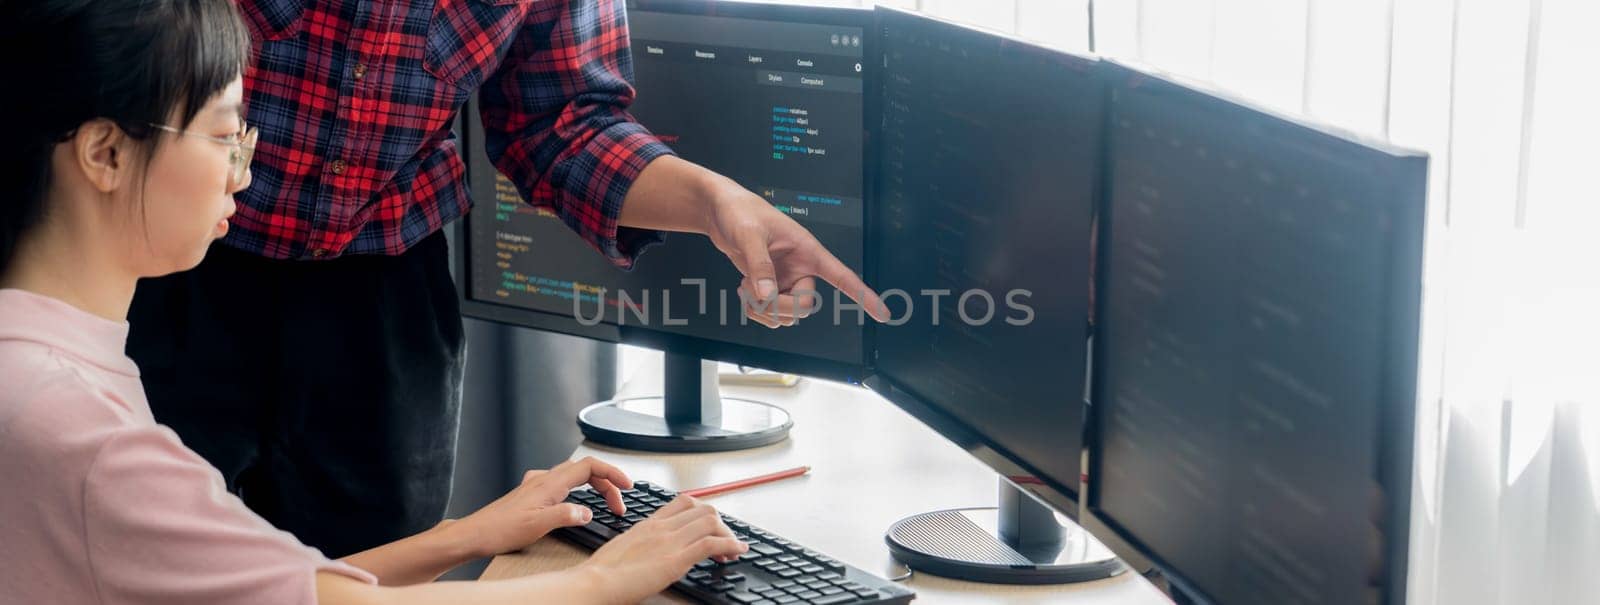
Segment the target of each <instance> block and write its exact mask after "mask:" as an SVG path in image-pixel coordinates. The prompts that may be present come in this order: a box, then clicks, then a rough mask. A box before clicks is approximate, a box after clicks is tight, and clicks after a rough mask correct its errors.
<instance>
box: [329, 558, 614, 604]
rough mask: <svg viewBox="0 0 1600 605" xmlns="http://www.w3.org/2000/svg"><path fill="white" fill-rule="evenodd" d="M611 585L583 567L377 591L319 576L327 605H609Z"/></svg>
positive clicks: (350, 581)
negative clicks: (567, 604) (544, 604)
mask: <svg viewBox="0 0 1600 605" xmlns="http://www.w3.org/2000/svg"><path fill="white" fill-rule="evenodd" d="M608 595H609V593H608V592H606V591H605V585H604V584H603V583H602V582H600V581H599V580H598V578H596V577H594V576H593V575H592V574H591V573H590V572H588V571H585V569H584V568H583V567H575V568H572V569H568V570H565V571H558V572H551V573H544V574H538V575H532V576H525V577H521V578H514V579H509V580H492V581H483V582H434V583H429V584H418V585H415V586H400V587H390V586H373V585H371V584H366V583H363V582H360V581H357V580H354V579H352V578H350V577H347V576H343V575H340V574H336V573H332V572H320V573H318V574H317V602H318V603H320V604H321V605H502V604H504V605H512V604H516V605H523V604H525V603H577V604H590V603H593V604H597V605H598V604H603V603H608V602H610V597H609V596H608Z"/></svg>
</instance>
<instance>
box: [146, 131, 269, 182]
mask: <svg viewBox="0 0 1600 605" xmlns="http://www.w3.org/2000/svg"><path fill="white" fill-rule="evenodd" d="M149 126H150V127H151V128H155V129H157V130H165V131H167V132H170V133H173V134H180V135H184V136H191V137H199V138H202V139H205V140H207V141H211V142H213V143H217V144H220V145H227V146H229V147H232V148H233V150H232V151H231V152H230V153H229V154H228V169H229V172H228V186H229V187H237V186H238V185H240V184H242V183H244V179H245V176H246V175H248V174H249V173H250V159H251V158H253V157H255V154H256V137H257V136H258V135H260V132H261V131H260V130H257V129H255V128H252V127H251V126H250V125H249V124H246V123H245V121H244V118H239V132H237V133H234V134H233V136H231V137H214V136H211V135H206V134H200V133H198V132H189V131H187V130H178V129H176V128H173V127H171V126H167V125H165V124H155V123H151V124H150V125H149Z"/></svg>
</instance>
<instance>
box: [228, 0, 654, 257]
mask: <svg viewBox="0 0 1600 605" xmlns="http://www.w3.org/2000/svg"><path fill="white" fill-rule="evenodd" d="M239 7H240V9H241V12H242V13H243V14H244V18H245V21H246V22H248V23H249V26H250V29H251V33H252V34H253V36H254V39H255V42H254V44H255V45H256V49H255V51H256V52H255V62H254V64H253V65H251V67H250V69H249V71H248V72H247V73H246V75H245V97H246V106H247V107H248V111H249V118H250V121H251V123H252V124H253V125H255V126H257V127H259V128H260V129H261V138H260V141H259V143H258V146H257V150H256V156H255V157H256V161H255V164H254V165H253V166H252V170H253V173H254V181H253V183H252V184H251V186H250V188H249V189H247V190H245V191H242V192H240V193H239V194H238V196H237V200H238V202H239V211H238V213H237V214H236V215H235V216H234V218H233V219H232V220H231V223H232V226H233V227H234V228H233V229H232V230H230V231H229V232H228V236H227V238H226V239H225V240H224V243H226V244H228V245H231V246H233V247H235V248H239V249H242V250H245V251H249V252H253V253H256V254H260V255H263V256H267V257H271V258H280V259H309V258H318V259H325V258H334V257H338V256H342V255H348V254H388V255H394V254H399V253H401V252H403V251H405V250H406V249H407V247H409V246H411V245H412V244H414V243H416V242H417V241H418V240H421V239H422V238H423V237H426V236H427V235H429V234H431V233H434V232H435V231H438V230H439V229H440V228H442V227H443V226H444V225H445V224H446V223H448V222H450V221H451V220H454V219H456V218H458V217H460V216H461V215H463V214H465V213H466V211H467V209H468V208H469V207H470V205H471V204H470V201H469V199H468V196H467V188H466V179H465V178H463V177H464V172H465V169H464V166H463V163H462V160H461V157H462V153H464V150H461V149H458V147H457V143H456V139H455V137H454V135H453V134H452V133H451V130H450V127H451V123H452V121H453V120H454V119H455V117H456V114H457V113H458V112H459V111H460V110H461V108H462V106H463V105H464V104H465V103H466V102H467V100H468V97H469V95H473V94H477V95H478V101H479V106H480V109H481V113H482V116H483V126H484V132H485V137H484V138H485V139H486V141H485V146H486V148H487V150H488V152H489V157H490V158H491V159H492V160H493V161H494V163H495V165H496V166H497V167H498V168H499V169H500V172H502V173H504V174H505V175H506V176H507V177H509V178H510V179H511V180H512V181H513V182H515V183H516V184H517V187H518V188H519V189H520V191H521V193H522V195H523V197H524V198H525V199H527V200H528V201H529V202H531V203H533V204H535V205H539V206H544V207H548V208H550V209H551V210H553V211H554V212H555V213H556V214H557V215H558V216H560V217H561V218H562V219H563V220H564V221H565V222H566V223H567V225H569V226H571V227H572V228H573V229H574V230H576V231H577V232H578V233H579V234H580V235H582V236H583V237H584V239H586V240H588V241H589V242H590V243H591V244H593V245H594V246H595V247H596V248H597V249H599V250H600V251H602V252H604V253H605V254H606V256H607V257H608V258H610V259H612V261H613V262H615V263H617V264H619V265H623V266H627V265H628V264H630V263H631V261H632V258H633V256H634V255H636V254H637V252H638V250H639V249H640V248H642V247H643V246H644V245H646V244H648V243H650V242H652V241H655V240H656V239H657V238H658V237H659V234H656V233H654V232H650V231H642V230H633V229H628V228H620V229H619V228H618V226H617V217H618V215H619V214H620V213H621V210H622V199H623V196H624V195H626V194H627V191H628V188H629V186H631V185H632V183H633V181H634V179H635V178H636V177H637V176H638V174H639V172H640V171H641V170H643V169H644V166H645V164H647V163H649V162H650V160H652V159H654V158H656V157H657V156H660V155H662V154H668V153H671V150H670V149H668V148H667V147H666V146H665V145H663V144H662V143H661V142H660V141H659V140H657V139H656V138H655V137H654V136H652V135H651V134H650V133H649V132H648V131H646V130H645V129H644V127H642V126H640V125H639V124H637V123H635V122H634V121H633V119H632V118H631V117H630V116H629V115H628V113H627V111H626V109H627V107H628V105H629V104H631V103H632V101H633V87H632V86H631V85H630V84H629V81H630V80H631V78H632V76H633V73H632V58H631V56H630V54H629V50H628V27H627V18H626V14H625V11H624V9H623V7H622V6H621V0H403V1H393V2H366V1H345V2H332V1H329V2H309V1H306V0H240V2H239Z"/></svg>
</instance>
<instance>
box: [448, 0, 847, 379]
mask: <svg viewBox="0 0 1600 605" xmlns="http://www.w3.org/2000/svg"><path fill="white" fill-rule="evenodd" d="M870 20H871V12H870V11H862V10H851V9H832V8H815V7H783V6H765V5H751V4H740V3H723V2H709V1H700V2H696V1H670V0H669V1H660V0H655V1H652V0H634V1H632V2H629V10H628V21H629V30H630V34H631V45H632V66H633V72H634V84H635V89H636V92H637V95H636V98H635V100H634V103H633V105H632V107H631V108H630V113H632V114H633V116H634V117H635V118H637V119H638V121H639V122H640V123H641V124H643V125H644V126H645V127H647V128H649V129H650V130H651V131H652V132H653V133H655V134H656V135H657V136H659V137H660V138H661V139H662V140H663V141H664V142H666V143H667V144H668V145H669V146H671V147H672V148H673V150H674V151H676V152H677V153H678V154H679V155H680V156H681V157H683V158H684V159H686V160H689V161H692V162H695V163H697V164H700V165H702V166H705V167H707V168H710V169H711V170H713V171H716V172H718V173H720V174H723V175H725V176H728V177H729V178H731V179H733V180H734V181H736V182H737V183H738V184H740V185H742V186H743V187H745V188H747V189H749V190H751V191H753V192H755V193H756V194H758V195H761V196H763V197H765V198H766V199H767V201H769V202H770V203H771V204H773V205H774V206H775V207H777V208H778V209H779V210H781V211H783V212H785V213H787V214H788V215H789V216H790V217H792V218H794V219H795V220H796V221H797V222H799V223H800V224H801V225H802V226H804V227H806V228H807V229H809V230H810V231H811V232H812V233H813V234H815V235H816V236H817V238H818V239H819V240H820V241H821V242H822V244H823V245H824V246H825V247H827V248H828V249H829V250H830V251H832V252H833V253H834V254H835V255H836V256H838V257H839V259H840V260H842V261H843V262H844V263H845V264H846V265H848V266H849V267H850V268H851V269H853V270H855V271H857V272H860V271H861V270H862V246H863V244H862V238H863V228H862V223H863V212H864V210H863V198H864V197H865V195H864V188H865V166H864V161H865V151H864V143H865V118H864V113H865V110H864V91H865V90H866V83H865V81H866V80H865V76H866V74H865V73H864V69H865V66H864V65H863V64H862V57H863V56H864V54H865V52H866V48H865V47H866V46H867V44H868V41H867V40H866V39H865V38H866V33H867V27H868V25H869V24H870ZM492 186H493V189H494V191H493V192H492V193H493V194H494V195H493V197H494V198H495V199H494V201H493V203H481V204H480V205H479V206H478V207H477V208H475V209H474V212H473V215H472V217H471V228H470V229H469V234H470V244H469V245H470V246H471V253H472V259H471V261H470V262H471V264H472V266H471V271H470V272H471V274H472V277H473V279H472V281H471V283H472V288H471V291H470V296H471V297H472V298H473V299H475V300H479V301H489V302H495V303H499V304H501V305H506V306H511V307H516V308H520V309H525V310H531V311H537V312H543V313H547V314H556V315H562V316H565V317H567V318H569V319H571V318H572V317H573V314H574V302H575V301H574V285H576V286H577V295H576V296H577V297H579V300H578V301H577V302H578V303H579V310H580V311H579V312H581V314H582V317H584V318H586V319H587V318H594V317H596V313H597V311H598V309H599V308H600V307H599V301H600V299H601V297H602V293H601V289H602V288H603V289H604V294H603V297H604V301H605V303H606V307H605V309H606V314H605V316H604V320H605V323H606V324H607V325H614V326H621V332H620V333H621V335H622V338H623V340H625V341H630V342H640V343H643V344H649V345H652V346H660V347H663V348H669V349H675V350H680V351H684V352H690V353H694V354H702V355H704V356H707V357H717V358H722V359H726V360H729V361H741V362H750V363H756V364H757V365H768V366H778V367H777V368H776V369H790V370H791V371H806V369H808V368H810V367H812V366H810V365H807V364H804V363H795V364H790V363H787V360H792V359H801V360H820V361H822V362H825V363H826V364H832V365H829V366H828V367H833V366H853V367H859V366H862V365H863V364H864V361H865V360H864V358H863V356H864V353H863V351H864V347H863V343H862V334H863V332H864V328H863V327H862V324H863V322H862V321H861V319H862V318H864V317H865V316H864V315H862V314H860V313H856V312H854V311H844V312H843V313H842V315H841V317H840V321H838V322H835V321H833V319H834V314H833V313H832V311H833V310H834V309H835V307H834V302H835V301H834V293H833V291H832V290H831V289H830V288H827V287H826V286H823V287H821V288H820V289H821V290H822V291H821V295H822V298H823V300H824V302H825V303H826V304H825V306H824V311H822V312H820V313H819V314H818V315H817V316H814V317H812V318H808V319H806V320H802V321H801V322H800V324H799V325H797V326H794V327H788V328H784V329H781V330H771V329H768V328H766V327H763V326H761V325H760V324H758V323H756V322H754V321H751V320H748V319H747V318H745V317H744V316H743V314H742V313H741V311H740V300H739V297H738V296H739V295H738V292H737V288H738V286H739V283H740V279H741V276H740V274H739V273H738V271H737V270H736V269H735V267H734V266H733V264H732V263H731V262H730V261H729V260H728V257H727V256H726V255H725V254H723V253H722V252H720V251H718V250H717V249H716V248H715V247H714V246H712V244H711V242H710V241H709V240H708V239H707V238H705V237H703V236H699V235H691V234H669V235H668V236H667V239H666V242H665V243H664V244H662V245H659V246H655V247H652V248H650V249H648V250H647V251H646V252H645V253H644V254H643V255H641V256H640V258H639V260H638V262H637V263H636V264H635V266H634V268H633V270H632V271H623V270H621V269H617V268H615V267H613V266H611V264H610V263H609V262H607V261H606V260H605V259H604V258H602V257H601V256H600V255H599V254H597V253H595V252H594V251H593V250H591V249H590V248H589V247H588V246H587V245H586V244H584V243H583V242H582V241H581V240H580V239H579V238H578V237H577V236H576V235H574V234H572V233H571V232H570V231H569V230H568V229H567V228H566V227H565V226H564V225H562V224H561V222H560V221H559V220H557V219H555V217H553V216H551V215H549V214H548V213H544V212H541V211H536V210H534V209H532V208H529V207H527V206H526V205H524V204H521V203H520V202H519V201H518V200H517V197H518V193H517V191H516V188H515V187H514V186H513V185H512V184H511V183H510V182H509V181H507V180H506V179H504V178H499V179H498V180H497V182H496V183H495V184H493V185H492ZM488 193H490V192H480V195H479V197H480V201H488V198H489V197H490V196H489V195H488ZM684 280H690V281H688V282H685V281H684ZM697 280H703V281H697ZM624 294H626V296H627V299H626V301H627V302H629V303H631V305H625V304H624V300H623V298H622V296H623V295H624ZM846 302H848V301H846ZM796 368H798V369H796Z"/></svg>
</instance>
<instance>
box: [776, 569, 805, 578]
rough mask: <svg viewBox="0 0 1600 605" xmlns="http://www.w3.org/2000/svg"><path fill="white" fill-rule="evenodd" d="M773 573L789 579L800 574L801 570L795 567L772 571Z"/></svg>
mask: <svg viewBox="0 0 1600 605" xmlns="http://www.w3.org/2000/svg"><path fill="white" fill-rule="evenodd" d="M772 574H773V575H775V576H778V577H780V578H783V579H785V580H787V579H789V578H793V577H795V576H798V575H800V571H799V570H795V569H785V570H783V571H775V572H772Z"/></svg>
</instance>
